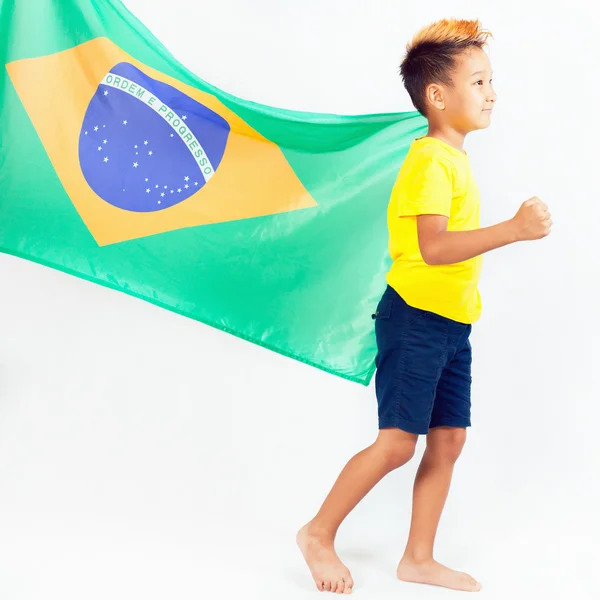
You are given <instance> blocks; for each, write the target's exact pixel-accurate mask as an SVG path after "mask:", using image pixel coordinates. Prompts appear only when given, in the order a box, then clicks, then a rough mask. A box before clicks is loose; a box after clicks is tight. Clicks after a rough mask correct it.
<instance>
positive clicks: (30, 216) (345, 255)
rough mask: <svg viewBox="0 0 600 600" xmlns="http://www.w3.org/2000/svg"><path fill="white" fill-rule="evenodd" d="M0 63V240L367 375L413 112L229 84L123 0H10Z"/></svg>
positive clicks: (418, 131) (359, 376)
mask: <svg viewBox="0 0 600 600" xmlns="http://www.w3.org/2000/svg"><path fill="white" fill-rule="evenodd" d="M213 60H214V57H213ZM0 64H2V74H1V76H0V106H1V117H0V251H2V252H5V253H8V254H12V255H15V256H18V257H21V258H24V259H27V260H31V261H35V262H37V263H40V264H43V265H46V266H49V267H52V268H54V269H58V270H61V271H64V272H66V273H69V274H72V275H75V276H77V277H81V278H83V279H87V280H90V281H93V282H95V283H98V284H101V285H104V286H108V287H110V288H113V289H116V290H119V291H122V292H125V293H127V294H130V295H132V296H136V297H138V298H141V299H143V300H146V301H148V302H151V303H154V304H156V305H158V306H161V307H163V308H166V309H168V310H171V311H174V312H176V313H179V314H182V315H185V316H187V317H190V318H192V319H195V320H197V321H200V322H202V323H205V324H207V325H210V326H213V327H216V328H218V329H221V330H223V331H225V332H228V333H231V334H234V335H236V336H239V337H240V338H243V339H245V340H248V341H250V342H253V343H256V344H259V345H261V346H263V347H265V348H268V349H270V350H273V351H276V352H279V353H281V354H284V355H286V356H289V357H291V358H294V359H296V360H299V361H302V362H305V363H307V364H309V365H312V366H314V367H317V368H320V369H323V370H325V371H327V372H329V373H332V374H334V375H338V376H340V377H343V378H346V379H349V380H351V381H355V382H358V383H362V384H364V385H367V384H368V383H369V381H370V380H371V378H372V375H373V372H374V359H375V355H376V343H375V335H374V327H373V320H372V318H371V314H372V313H373V312H374V310H375V307H376V304H377V302H378V300H379V297H380V295H381V293H382V292H383V290H384V288H385V273H386V271H387V269H388V268H389V256H388V250H387V241H388V237H387V227H386V208H387V203H388V200H389V195H390V191H391V189H392V186H393V183H394V180H395V177H396V175H397V173H398V170H399V168H400V166H401V164H402V161H403V160H404V157H405V156H406V153H407V152H408V149H409V146H410V144H411V142H412V141H413V140H414V139H415V138H416V137H418V136H421V135H424V134H425V132H426V126H427V123H426V121H425V119H424V118H423V117H422V116H421V115H420V114H419V113H417V112H407V113H395V114H378V115H362V116H336V115H330V114H316V113H307V112H298V111H290V110H285V109H280V108H274V107H270V106H265V105H260V104H257V103H253V102H251V101H247V100H242V99H240V98H236V97H234V96H232V95H230V94H228V93H226V92H224V91H221V90H219V89H217V88H215V87H214V86H211V85H210V84H209V83H207V82H205V81H203V80H202V79H200V78H199V77H197V76H196V75H194V74H193V73H191V72H190V71H189V70H187V69H186V68H184V67H183V66H182V65H181V64H180V63H179V62H177V61H176V60H175V59H174V58H173V57H172V56H171V54H170V53H169V52H168V51H167V50H166V49H165V47H164V46H163V45H162V44H161V43H160V42H159V41H158V40H156V38H154V36H153V35H152V34H151V33H150V32H149V31H148V30H147V29H146V28H145V27H144V26H143V25H142V24H141V23H140V22H139V21H138V20H137V19H136V18H135V17H134V16H133V15H132V14H131V13H130V12H129V11H128V10H127V9H126V7H125V6H124V5H123V4H122V3H120V2H118V1H117V0H93V1H89V0H0ZM5 293H6V292H5Z"/></svg>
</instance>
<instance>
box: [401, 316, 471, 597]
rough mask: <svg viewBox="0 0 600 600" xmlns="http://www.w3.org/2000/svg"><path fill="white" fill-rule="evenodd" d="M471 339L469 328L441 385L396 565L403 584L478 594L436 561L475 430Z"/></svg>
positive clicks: (463, 578)
mask: <svg viewBox="0 0 600 600" xmlns="http://www.w3.org/2000/svg"><path fill="white" fill-rule="evenodd" d="M469 333H470V328H468V329H467V330H466V331H465V334H466V338H465V335H462V336H459V337H458V339H457V345H456V348H457V349H456V354H455V355H454V357H453V359H452V360H451V362H450V364H449V365H448V366H447V367H446V368H445V369H444V372H443V373H442V376H441V378H440V381H439V383H438V388H437V391H436V398H435V404H434V408H433V412H432V417H431V424H430V430H429V433H428V434H427V447H426V449H425V453H424V454H423V458H422V460H421V464H420V465H419V469H418V470H417V476H416V478H415V484H414V490H413V513H412V519H411V525H410V533H409V539H408V543H407V545H406V549H405V551H404V556H403V557H402V560H401V561H400V564H399V565H398V577H399V578H400V579H402V580H403V581H413V582H416V583H429V584H432V585H441V586H444V587H449V588H453V589H459V590H465V591H473V592H475V591H478V590H479V589H481V585H480V584H479V583H478V582H477V581H476V580H475V579H473V578H472V577H471V576H470V575H468V574H466V573H462V572H460V571H454V570H452V569H449V568H448V567H445V566H443V565H441V564H440V563H438V562H436V561H435V560H434V559H433V544H434V541H435V535H436V532H437V528H438V524H439V521H440V517H441V514H442V510H443V508H444V504H445V502H446V498H447V497H448V491H449V489H450V483H451V480H452V472H453V470H454V464H455V462H456V460H457V459H458V457H459V456H460V453H461V451H462V448H463V446H464V444H465V440H466V436H467V430H466V427H468V426H470V424H471V420H470V409H471V398H470V388H471V345H470V343H469V341H468V334H469Z"/></svg>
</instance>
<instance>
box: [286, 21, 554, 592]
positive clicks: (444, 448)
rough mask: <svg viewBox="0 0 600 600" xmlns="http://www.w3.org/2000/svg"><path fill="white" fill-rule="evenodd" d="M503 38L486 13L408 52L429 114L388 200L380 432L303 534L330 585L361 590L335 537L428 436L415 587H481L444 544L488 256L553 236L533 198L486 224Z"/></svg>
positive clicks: (379, 317) (414, 95) (421, 37)
mask: <svg viewBox="0 0 600 600" xmlns="http://www.w3.org/2000/svg"><path fill="white" fill-rule="evenodd" d="M490 35H491V34H490V33H489V32H487V31H483V30H482V29H481V25H480V23H479V21H465V20H455V19H449V20H446V19H444V20H441V21H439V22H437V23H434V24H432V25H430V26H429V27H425V28H423V29H422V30H421V31H420V32H419V33H418V34H417V35H416V36H415V38H414V39H413V41H412V42H411V43H410V44H409V45H408V46H407V53H406V56H405V58H404V60H403V62H402V65H401V69H400V72H401V75H402V78H403V82H404V85H405V87H406V89H407V91H408V93H409V95H410V97H411V100H412V102H413V104H414V105H415V107H416V108H417V110H419V112H421V113H422V114H423V115H424V116H425V117H426V118H427V121H428V125H429V129H428V133H427V135H426V136H424V137H421V138H418V139H416V140H415V141H414V142H413V143H412V145H411V147H410V150H409V152H408V155H407V156H406V159H405V161H404V163H403V164H402V167H401V169H400V172H399V174H398V177H397V180H396V183H395V185H394V188H393V191H392V194H391V199H390V202H389V207H388V227H389V234H390V242H389V248H390V254H391V257H392V259H393V261H394V263H393V265H392V267H391V269H390V271H389V273H388V274H387V283H388V286H387V289H386V290H385V292H384V294H383V297H382V298H381V300H380V301H379V305H378V307H377V311H376V312H375V314H374V315H373V318H374V319H375V332H376V338H377V347H378V354H377V358H376V365H377V372H376V378H375V388H376V395H377V403H378V417H379V433H378V436H377V439H376V440H375V442H374V443H373V444H372V445H371V446H369V447H368V448H366V449H364V450H362V451H361V452H359V453H358V454H357V455H356V456H354V457H353V458H352V459H351V460H350V461H349V462H348V464H347V465H346V466H345V467H344V469H343V470H342V472H341V474H340V475H339V477H338V479H337V481H336V482H335V485H334V486H333V489H332V490H331V492H330V493H329V495H328V496H327V498H326V499H325V502H324V503H323V505H322V507H321V509H320V510H319V512H318V513H317V515H316V516H315V517H314V518H313V519H312V520H311V521H310V522H309V523H307V524H306V525H305V526H304V527H302V529H300V531H299V532H298V535H297V542H298V545H299V546H300V549H301V551H302V554H303V555H304V558H305V560H306V562H307V564H308V566H309V568H310V571H311V573H312V576H313V578H314V580H315V583H316V585H317V588H318V589H319V590H324V591H331V592H337V593H350V592H351V591H352V587H353V585H354V582H353V580H352V577H351V575H350V572H349V571H348V569H347V568H346V566H345V565H344V564H343V563H342V562H341V560H340V559H339V557H338V556H337V554H336V552H335V549H334V538H335V535H336V532H337V530H338V528H339V526H340V524H341V523H342V521H343V520H344V519H345V518H346V516H347V515H348V514H349V513H350V511H351V510H352V509H353V508H354V507H355V506H356V505H357V504H358V503H359V502H360V501H361V500H362V498H363V497H364V496H365V495H366V494H367V493H368V492H369V491H370V490H371V489H372V488H373V487H374V486H375V485H376V484H377V483H378V482H379V481H380V480H381V479H382V478H383V477H384V476H385V475H386V474H387V473H389V472H390V471H392V470H394V469H396V468H398V467H400V466H402V465H404V464H405V463H406V462H408V461H409V460H410V459H411V458H412V456H413V454H414V452H415V445H416V443H417V438H418V436H419V435H423V434H424V435H426V436H427V445H426V449H425V452H424V454H423V458H422V460H421V463H420V465H419V468H418V471H417V476H416V479H415V483H414V490H413V505H412V519H411V525H410V533H409V538H408V542H407V545H406V549H405V550H404V554H403V556H402V559H401V560H400V564H399V565H398V569H397V576H398V578H399V579H401V580H403V581H411V582H416V583H428V584H432V585H439V586H444V587H448V588H452V589H456V590H465V591H478V590H479V589H481V585H480V584H479V583H478V582H477V581H476V580H475V579H473V578H472V577H471V576H470V575H467V574H466V573H462V572H459V571H454V570H452V569H449V568H448V567H445V566H443V565H441V564H440V563H438V562H436V561H435V560H434V559H433V544H434V539H435V535H436V531H437V527H438V523H439V520H440V516H441V513H442V509H443V507H444V504H445V501H446V498H447V495H448V490H449V488H450V481H451V478H452V471H453V467H454V463H455V461H456V460H457V458H458V456H459V455H460V453H461V450H462V447H463V445H464V443H465V439H466V428H467V427H469V426H470V425H471V422H470V408H471V401H470V387H471V345H470V342H469V335H470V333H471V327H472V324H473V323H474V322H475V321H477V320H478V319H479V316H480V312H481V302H480V297H479V292H478V289H477V285H478V280H479V275H480V270H481V261H482V254H484V253H485V252H488V251H490V250H493V249H495V248H500V247H502V246H505V245H507V244H510V243H513V242H517V241H522V240H536V239H540V238H543V237H545V236H547V235H548V234H549V233H550V227H551V225H552V221H551V219H550V214H549V213H548V210H547V206H546V205H545V204H544V203H543V202H542V201H541V200H539V198H537V197H534V198H530V199H529V200H527V201H526V202H524V203H523V205H522V206H521V207H520V209H519V211H518V212H517V214H516V216H515V217H513V218H512V219H510V220H507V221H504V222H502V223H499V224H497V225H494V226H492V227H485V228H482V229H480V228H479V227H480V226H479V191H478V188H477V185H476V183H475V180H474V178H473V174H472V172H471V169H470V165H469V157H468V155H467V153H466V152H465V151H464V150H463V142H464V140H465V136H466V135H467V133H469V132H471V131H475V130H477V129H485V128H486V127H488V126H489V124H490V119H491V113H492V109H493V107H494V104H495V102H496V94H495V92H494V90H493V88H492V72H491V66H490V61H489V58H488V56H487V54H486V52H485V51H484V50H483V48H484V46H485V45H486V44H487V38H488V36H490Z"/></svg>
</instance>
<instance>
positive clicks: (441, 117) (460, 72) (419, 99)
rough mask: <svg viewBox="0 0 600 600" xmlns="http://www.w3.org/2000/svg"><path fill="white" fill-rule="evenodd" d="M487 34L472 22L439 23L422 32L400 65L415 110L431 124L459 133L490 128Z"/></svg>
mask: <svg viewBox="0 0 600 600" xmlns="http://www.w3.org/2000/svg"><path fill="white" fill-rule="evenodd" d="M488 37H493V36H492V34H491V33H490V32H489V31H484V30H482V28H481V23H480V22H479V21H477V20H475V21H466V20H457V19H442V20H441V21H437V22H436V23H433V24H432V25H429V26H427V27H424V28H423V29H421V30H420V31H419V32H418V33H417V34H416V35H415V37H414V38H413V40H412V41H411V42H410V43H409V44H408V45H407V46H406V56H405V57H404V59H403V61H402V64H401V65H400V74H401V76H402V80H403V82H404V86H405V87H406V90H407V91H408V94H409V95H410V98H411V100H412V102H413V104H414V105H415V108H416V109H417V110H418V111H419V112H420V113H421V114H422V115H424V116H425V117H427V120H428V121H429V123H430V124H434V125H440V124H443V125H450V126H452V127H453V128H454V129H456V130H458V131H461V132H463V133H465V134H466V133H468V132H469V131H473V130H476V129H484V128H486V127H488V126H489V124H490V115H491V109H492V107H493V105H494V103H495V101H496V94H495V92H494V90H493V88H492V83H491V79H492V69H491V65H490V59H489V58H488V56H487V54H486V53H485V51H484V50H483V48H484V46H485V45H486V44H487V39H488Z"/></svg>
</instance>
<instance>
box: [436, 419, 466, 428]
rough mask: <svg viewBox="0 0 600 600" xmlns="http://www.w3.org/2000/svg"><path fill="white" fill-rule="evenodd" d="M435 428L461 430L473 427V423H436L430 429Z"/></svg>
mask: <svg viewBox="0 0 600 600" xmlns="http://www.w3.org/2000/svg"><path fill="white" fill-rule="evenodd" d="M435 427H460V428H461V429H462V428H463V427H471V423H470V422H464V421H463V422H460V421H453V422H451V423H447V422H444V423H436V424H435V425H430V426H429V429H434V428H435Z"/></svg>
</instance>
